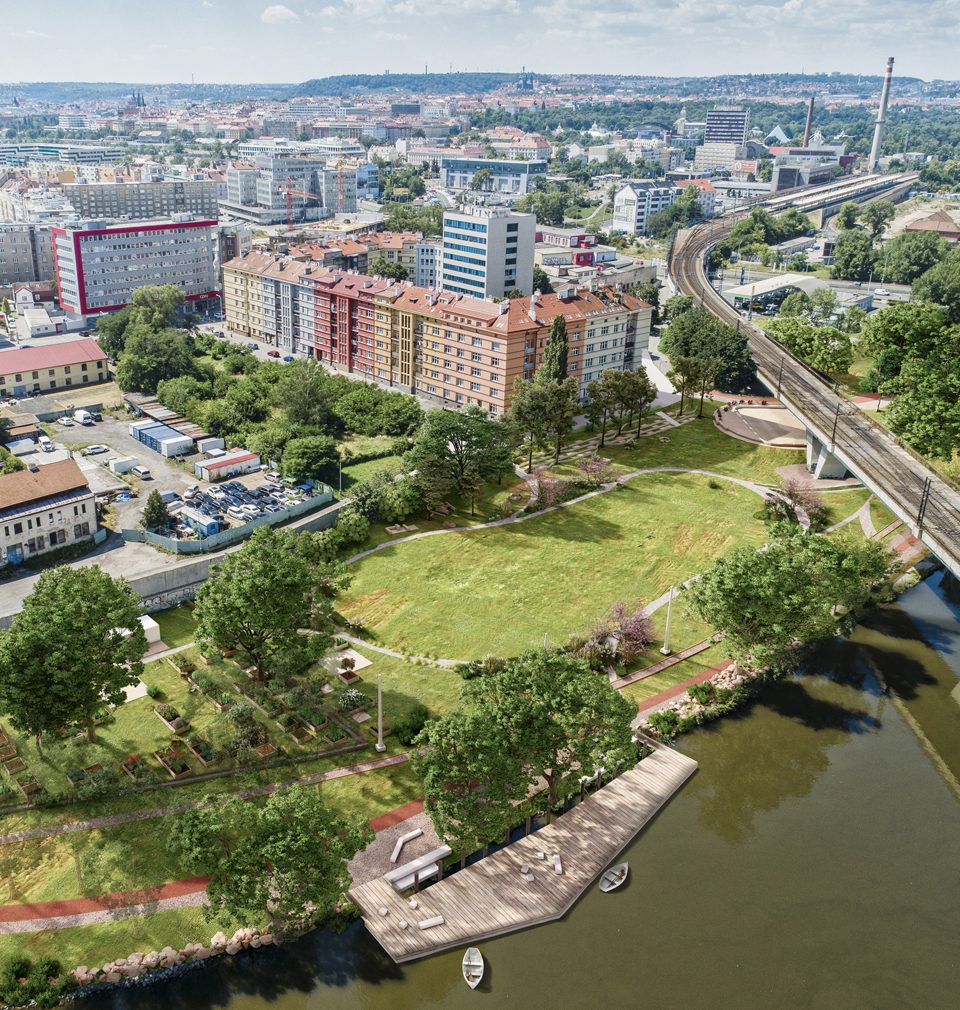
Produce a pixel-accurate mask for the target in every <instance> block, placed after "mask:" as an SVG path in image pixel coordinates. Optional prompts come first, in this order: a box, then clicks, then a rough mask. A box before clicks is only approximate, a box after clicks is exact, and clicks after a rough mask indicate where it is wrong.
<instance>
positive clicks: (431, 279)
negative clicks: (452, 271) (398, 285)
mask: <svg viewBox="0 0 960 1010" xmlns="http://www.w3.org/2000/svg"><path fill="white" fill-rule="evenodd" d="M442 262H443V247H442V246H441V244H440V243H439V242H430V241H427V240H424V241H423V242H418V243H417V246H416V266H415V267H414V271H415V273H414V281H413V283H414V284H415V285H416V286H417V287H418V288H436V287H439V285H440V277H441V267H440V265H441V263H442Z"/></svg>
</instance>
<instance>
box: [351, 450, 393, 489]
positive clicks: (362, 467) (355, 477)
mask: <svg viewBox="0 0 960 1010" xmlns="http://www.w3.org/2000/svg"><path fill="white" fill-rule="evenodd" d="M401 469H402V464H401V462H400V457H399V456H382V457H381V458H380V459H369V460H367V462H366V463H351V464H349V465H348V466H345V467H344V468H343V490H344V491H346V490H347V489H348V488H350V487H352V486H353V485H354V484H359V483H360V481H362V480H366V479H367V478H368V477H372V476H373V475H374V474H375V473H379V472H380V471H381V470H386V471H388V472H389V473H390V475H391V476H393V475H394V474H398V473H400V470H401Z"/></svg>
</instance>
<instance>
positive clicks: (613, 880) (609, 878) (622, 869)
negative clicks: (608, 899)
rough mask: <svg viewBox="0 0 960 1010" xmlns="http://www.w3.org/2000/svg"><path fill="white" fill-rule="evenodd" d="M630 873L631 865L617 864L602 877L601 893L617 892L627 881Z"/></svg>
mask: <svg viewBox="0 0 960 1010" xmlns="http://www.w3.org/2000/svg"><path fill="white" fill-rule="evenodd" d="M629 871H630V864H629V863H617V865H616V866H611V867H610V869H609V870H607V871H606V872H605V873H604V874H603V876H601V877H600V890H601V891H615V890H616V889H617V888H618V887H619V886H620V885H621V884H622V883H623V882H624V881H625V880H626V879H627V873H628V872H629Z"/></svg>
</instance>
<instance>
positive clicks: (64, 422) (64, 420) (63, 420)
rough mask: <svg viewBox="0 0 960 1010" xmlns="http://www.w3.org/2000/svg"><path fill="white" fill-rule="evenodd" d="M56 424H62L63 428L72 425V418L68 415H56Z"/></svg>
mask: <svg viewBox="0 0 960 1010" xmlns="http://www.w3.org/2000/svg"><path fill="white" fill-rule="evenodd" d="M57 424H62V425H63V427H64V428H72V427H73V418H70V417H58V418H57Z"/></svg>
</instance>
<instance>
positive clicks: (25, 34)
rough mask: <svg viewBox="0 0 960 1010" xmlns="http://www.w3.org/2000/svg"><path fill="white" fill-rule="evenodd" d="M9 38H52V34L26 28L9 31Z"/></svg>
mask: <svg viewBox="0 0 960 1010" xmlns="http://www.w3.org/2000/svg"><path fill="white" fill-rule="evenodd" d="M10 38H12V39H52V38H53V36H52V35H48V34H47V33H46V32H38V31H37V30H36V29H35V28H27V29H25V30H24V31H22V32H11V33H10Z"/></svg>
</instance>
